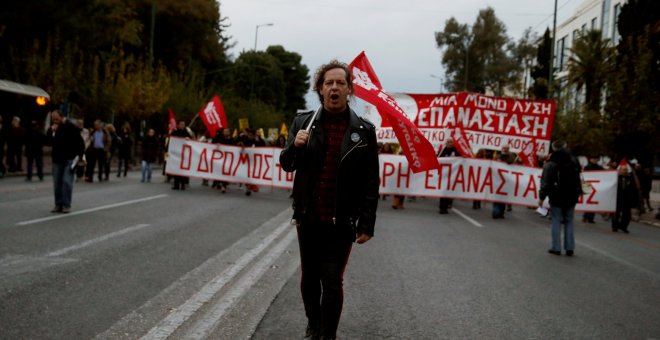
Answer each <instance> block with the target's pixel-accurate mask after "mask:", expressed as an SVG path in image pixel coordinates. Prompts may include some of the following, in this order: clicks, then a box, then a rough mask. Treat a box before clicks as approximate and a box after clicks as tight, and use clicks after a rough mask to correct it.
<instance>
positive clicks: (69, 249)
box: [46, 224, 149, 257]
mask: <svg viewBox="0 0 660 340" xmlns="http://www.w3.org/2000/svg"><path fill="white" fill-rule="evenodd" d="M148 226H149V225H148V224H138V225H136V226H132V227H128V228H126V229H122V230H118V231H115V232H113V233H110V234H106V235H103V236H100V237H97V238H94V239H91V240H88V241H85V242H82V243H79V244H76V245H73V246H71V247H66V248H63V249H60V250H56V251H53V252H50V253H48V254H46V257H57V256H62V255H64V254H66V253H70V252H72V251H76V250H79V249H82V248H86V247H89V246H91V245H93V244H97V243H101V242H103V241H106V240H109V239H111V238H114V237H117V236H121V235H124V234H127V233H130V232H133V231H136V230H140V229H143V228H146V227H148Z"/></svg>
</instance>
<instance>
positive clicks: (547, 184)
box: [539, 140, 582, 256]
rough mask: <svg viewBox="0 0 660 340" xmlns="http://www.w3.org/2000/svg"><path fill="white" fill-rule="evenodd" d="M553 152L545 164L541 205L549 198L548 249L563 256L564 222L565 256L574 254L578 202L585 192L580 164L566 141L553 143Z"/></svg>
mask: <svg viewBox="0 0 660 340" xmlns="http://www.w3.org/2000/svg"><path fill="white" fill-rule="evenodd" d="M552 151H553V152H552V154H551V155H550V159H549V160H548V162H547V163H546V164H545V165H544V166H543V173H542V175H541V188H540V192H539V207H541V206H543V201H544V200H545V199H546V197H549V198H550V218H551V223H552V246H551V248H550V250H548V252H549V253H550V254H553V255H561V225H562V224H563V225H564V249H565V250H566V255H568V256H573V252H574V251H575V236H574V228H573V216H574V215H575V205H576V204H577V202H578V199H579V198H580V195H582V183H581V179H580V165H579V164H578V162H577V161H576V160H575V159H574V158H573V156H571V154H569V153H568V150H567V149H566V142H564V141H560V140H558V141H555V142H553V143H552Z"/></svg>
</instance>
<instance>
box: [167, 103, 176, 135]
mask: <svg viewBox="0 0 660 340" xmlns="http://www.w3.org/2000/svg"><path fill="white" fill-rule="evenodd" d="M174 130H176V118H174V111H172V109H170V120H169V122H168V124H167V134H168V135H169V134H170V133H172V131H174Z"/></svg>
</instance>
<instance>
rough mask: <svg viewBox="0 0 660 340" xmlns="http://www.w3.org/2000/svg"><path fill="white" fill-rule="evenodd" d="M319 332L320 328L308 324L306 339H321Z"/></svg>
mask: <svg viewBox="0 0 660 340" xmlns="http://www.w3.org/2000/svg"><path fill="white" fill-rule="evenodd" d="M319 333H320V332H319V331H318V329H316V328H314V327H312V326H311V325H309V324H308V325H307V329H305V339H319V338H320V335H319Z"/></svg>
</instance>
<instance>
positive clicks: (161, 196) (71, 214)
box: [16, 194, 167, 226]
mask: <svg viewBox="0 0 660 340" xmlns="http://www.w3.org/2000/svg"><path fill="white" fill-rule="evenodd" d="M163 197H167V194H162V195H156V196H149V197H144V198H138V199H135V200H130V201H124V202H119V203H113V204H108V205H102V206H100V207H96V208H89V209H85V210H79V211H74V212H71V213H68V214H57V215H53V216H49V217H43V218H37V219H35V220H29V221H23V222H18V223H16V225H18V226H25V225H30V224H36V223H41V222H46V221H52V220H57V219H60V218H65V217H70V216H76V215H81V214H87V213H90V212H95V211H99V210H106V209H112V208H116V207H121V206H124V205H129V204H134V203H140V202H146V201H151V200H155V199H159V198H163Z"/></svg>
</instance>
